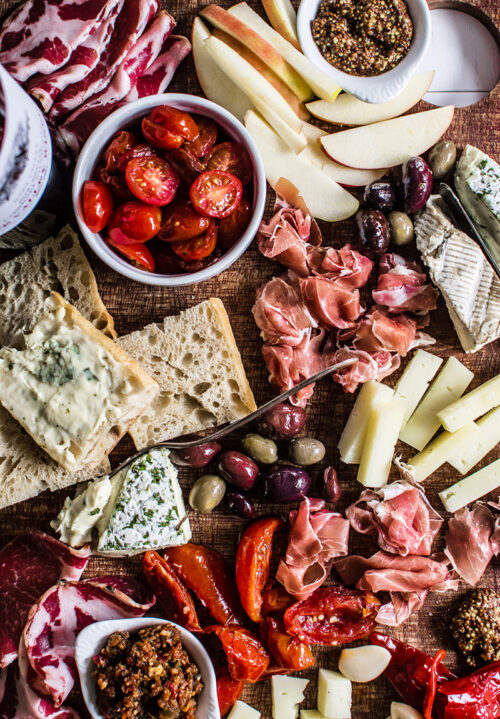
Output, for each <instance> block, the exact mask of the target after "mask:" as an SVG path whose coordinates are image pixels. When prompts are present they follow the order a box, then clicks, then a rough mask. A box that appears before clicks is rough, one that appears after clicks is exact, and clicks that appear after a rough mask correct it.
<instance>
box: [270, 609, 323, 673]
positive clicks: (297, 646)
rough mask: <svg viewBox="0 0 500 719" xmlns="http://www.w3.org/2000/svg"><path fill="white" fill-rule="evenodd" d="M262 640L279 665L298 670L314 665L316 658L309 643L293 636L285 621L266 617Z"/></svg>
mask: <svg viewBox="0 0 500 719" xmlns="http://www.w3.org/2000/svg"><path fill="white" fill-rule="evenodd" d="M261 635H262V641H263V642H264V644H265V645H266V647H267V648H268V650H269V653H270V654H271V656H272V658H273V659H274V661H275V662H276V663H277V665H278V666H279V667H283V668H284V669H290V670H293V671H296V672H300V671H302V669H307V667H312V666H314V664H315V659H314V655H313V653H312V651H311V650H310V648H309V647H308V645H307V644H304V643H303V642H301V641H300V639H298V638H297V637H291V636H290V635H289V634H287V632H285V628H284V626H283V621H282V620H278V619H275V618H274V617H266V619H265V621H264V623H263V624H262V629H261Z"/></svg>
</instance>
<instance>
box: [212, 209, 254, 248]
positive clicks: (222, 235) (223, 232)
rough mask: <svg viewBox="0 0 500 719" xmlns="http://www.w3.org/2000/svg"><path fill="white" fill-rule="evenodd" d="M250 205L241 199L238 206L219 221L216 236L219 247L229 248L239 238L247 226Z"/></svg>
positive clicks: (250, 210)
mask: <svg viewBox="0 0 500 719" xmlns="http://www.w3.org/2000/svg"><path fill="white" fill-rule="evenodd" d="M251 212H252V207H251V205H250V203H249V202H248V200H245V199H243V200H242V201H241V202H240V204H239V205H238V207H237V208H236V209H235V211H234V212H232V213H231V214H230V215H228V216H227V217H224V218H223V219H222V220H221V221H220V222H219V227H218V238H219V243H220V246H221V249H223V250H229V249H230V248H231V247H232V246H233V245H234V243H235V242H236V240H239V239H240V237H241V235H242V234H243V232H244V231H245V230H246V228H247V226H248V222H249V220H250V214H251Z"/></svg>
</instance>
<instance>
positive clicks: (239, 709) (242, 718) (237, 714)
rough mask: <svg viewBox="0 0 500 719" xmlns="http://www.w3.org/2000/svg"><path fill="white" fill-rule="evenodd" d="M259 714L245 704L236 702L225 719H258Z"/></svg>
mask: <svg viewBox="0 0 500 719" xmlns="http://www.w3.org/2000/svg"><path fill="white" fill-rule="evenodd" d="M260 717H261V713H260V712H258V711H257V709H253V708H252V707H250V706H248V704H245V702H241V701H237V702H236V703H235V704H234V705H233V708H232V709H231V712H230V714H229V716H228V718H227V719H260Z"/></svg>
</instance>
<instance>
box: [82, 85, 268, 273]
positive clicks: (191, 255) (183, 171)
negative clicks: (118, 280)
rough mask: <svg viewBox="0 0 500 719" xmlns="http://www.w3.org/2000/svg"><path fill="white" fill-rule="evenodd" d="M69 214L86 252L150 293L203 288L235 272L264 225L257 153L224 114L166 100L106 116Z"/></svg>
mask: <svg viewBox="0 0 500 719" xmlns="http://www.w3.org/2000/svg"><path fill="white" fill-rule="evenodd" d="M72 193H73V207H74V210H75V215H76V219H77V222H78V225H79V227H80V230H81V232H82V234H83V236H84V237H85V239H86V241H87V243H88V244H89V245H90V247H91V248H92V250H93V251H94V252H95V253H96V254H97V255H98V256H99V257H100V258H101V259H102V260H103V261H104V262H105V263H106V264H107V265H109V266H110V267H112V268H113V269H114V270H116V271H117V272H119V273H121V274H122V275H124V276H126V277H128V278H130V279H133V280H136V281H138V282H143V283H145V284H150V285H159V286H179V285H189V284H195V283H198V282H201V281H203V280H206V279H208V278H210V277H213V276H214V275H217V274H219V273H220V272H222V271H223V270H225V269H227V268H228V267H229V266H230V265H232V264H233V262H235V261H236V260H237V259H238V258H239V257H240V255H241V254H242V253H243V252H244V251H245V250H246V249H247V247H248V246H249V245H250V243H251V242H252V240H253V238H254V237H255V234H256V232H257V230H258V227H259V224H260V222H261V220H262V216H263V213H264V207H265V201H266V177H265V171H264V166H263V163H262V160H261V158H260V155H259V152H258V150H257V147H256V146H255V144H254V142H253V140H252V138H251V137H250V135H249V134H248V132H247V131H246V129H245V128H244V126H243V125H242V124H241V123H240V122H239V121H238V120H237V119H236V118H235V117H234V116H233V115H231V114H230V113H229V112H227V111H226V110H225V109H224V108H222V107H219V106H218V105H216V104H215V103H213V102H210V101H209V100H205V99H204V98H201V97H197V96H194V95H184V94H174V93H166V94H163V95H154V96H151V97H145V98H142V99H140V100H136V101H135V102H131V103H129V104H127V105H125V106H124V107H121V108H120V109H118V110H116V111H115V112H113V113H112V114H111V115H109V117H107V118H106V119H105V120H104V121H103V122H102V123H101V124H100V125H99V127H98V128H97V129H96V130H94V132H93V133H92V134H91V135H90V137H89V138H88V139H87V141H86V143H85V145H84V147H83V149H82V151H81V153H80V157H79V159H78V162H77V165H76V168H75V173H74V176H73V189H72Z"/></svg>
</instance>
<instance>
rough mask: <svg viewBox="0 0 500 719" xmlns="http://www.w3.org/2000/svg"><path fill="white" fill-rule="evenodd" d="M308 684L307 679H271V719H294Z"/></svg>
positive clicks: (279, 677)
mask: <svg viewBox="0 0 500 719" xmlns="http://www.w3.org/2000/svg"><path fill="white" fill-rule="evenodd" d="M308 684H309V680H308V679H300V678H299V677H286V676H273V677H271V696H272V701H273V719H296V717H297V715H298V713H299V704H300V702H302V701H304V692H305V690H306V686H307V685H308Z"/></svg>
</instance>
